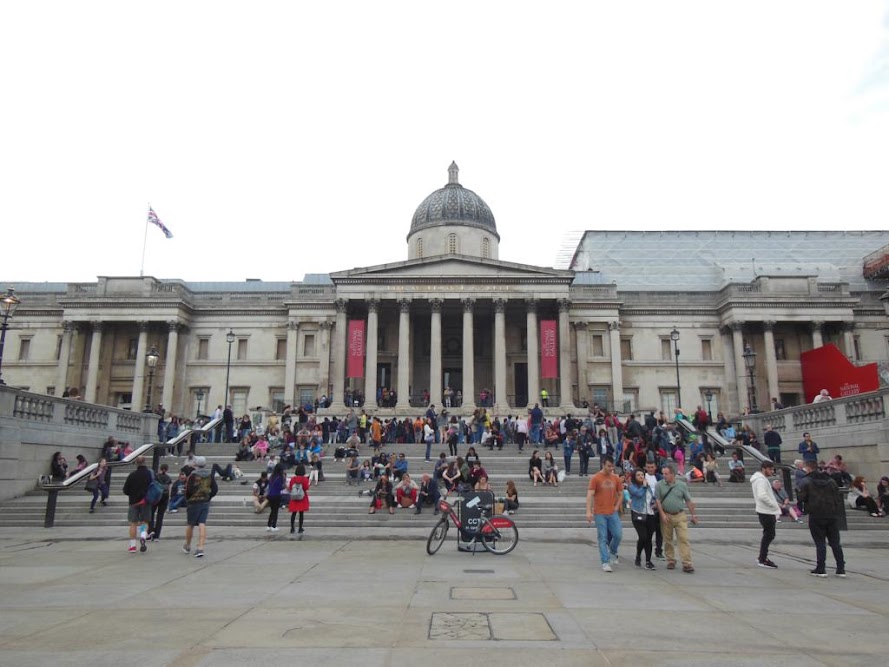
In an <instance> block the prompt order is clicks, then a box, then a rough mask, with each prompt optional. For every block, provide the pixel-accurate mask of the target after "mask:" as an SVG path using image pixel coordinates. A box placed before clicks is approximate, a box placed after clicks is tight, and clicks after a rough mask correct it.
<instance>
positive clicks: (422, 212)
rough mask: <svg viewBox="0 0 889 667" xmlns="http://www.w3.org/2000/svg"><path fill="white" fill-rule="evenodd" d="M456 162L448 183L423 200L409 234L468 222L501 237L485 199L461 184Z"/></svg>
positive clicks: (452, 167)
mask: <svg viewBox="0 0 889 667" xmlns="http://www.w3.org/2000/svg"><path fill="white" fill-rule="evenodd" d="M459 171H460V170H459V168H458V167H457V163H456V162H451V166H450V167H449V168H448V184H447V185H446V186H444V187H443V188H441V189H440V190H436V191H435V192H433V193H432V194H431V195H429V196H428V197H426V199H424V200H423V203H422V204H420V205H419V206H418V207H417V210H416V212H415V213H414V219H413V221H412V222H411V231H410V232H409V233H408V236H409V237H410V235H411V234H413V233H414V232H416V231H418V230H421V229H427V228H429V227H438V226H442V225H453V224H456V225H468V226H470V227H478V228H480V229H483V230H486V231H488V232H490V233H491V234H493V235H494V236H495V237H497V240H498V241H499V240H500V235H499V234H497V225H496V224H495V222H494V214H493V213H491V209H490V208H488V205H487V204H486V203H485V202H484V200H483V199H482V198H481V197H479V196H478V195H477V194H475V193H474V192H473V191H472V190H468V189H466V188H464V187H463V186H462V185H460V183H459V181H458V180H457V174H458V172H459Z"/></svg>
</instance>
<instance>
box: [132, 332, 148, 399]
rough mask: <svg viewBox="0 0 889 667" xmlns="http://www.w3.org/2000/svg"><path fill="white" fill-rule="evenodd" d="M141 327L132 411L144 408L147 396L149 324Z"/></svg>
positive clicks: (134, 375)
mask: <svg viewBox="0 0 889 667" xmlns="http://www.w3.org/2000/svg"><path fill="white" fill-rule="evenodd" d="M137 325H138V326H139V342H138V343H137V345H136V360H135V361H136V368H135V371H134V373H133V397H132V399H130V406H131V407H130V409H131V410H133V411H134V412H135V411H139V410H141V409H142V408H143V407H144V405H143V404H144V402H145V401H144V400H143V396H144V395H145V355H146V354H147V353H148V326H149V325H148V322H137Z"/></svg>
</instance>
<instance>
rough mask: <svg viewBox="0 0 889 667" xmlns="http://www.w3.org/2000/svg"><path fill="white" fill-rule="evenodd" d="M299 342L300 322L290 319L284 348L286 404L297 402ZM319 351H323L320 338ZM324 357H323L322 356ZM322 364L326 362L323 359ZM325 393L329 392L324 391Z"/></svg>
mask: <svg viewBox="0 0 889 667" xmlns="http://www.w3.org/2000/svg"><path fill="white" fill-rule="evenodd" d="M298 342H299V322H295V321H293V320H290V321H289V322H287V342H286V344H285V348H284V405H293V404H294V403H295V402H296V357H297V355H298V354H299V353H298V351H297V349H296V347H297V344H298ZM318 348H319V349H318V351H319V352H320V351H321V340H320V337H319V340H318ZM322 359H323V357H322ZM321 365H322V366H326V364H325V363H324V362H323V361H322V362H321ZM324 393H325V394H326V393H327V392H324Z"/></svg>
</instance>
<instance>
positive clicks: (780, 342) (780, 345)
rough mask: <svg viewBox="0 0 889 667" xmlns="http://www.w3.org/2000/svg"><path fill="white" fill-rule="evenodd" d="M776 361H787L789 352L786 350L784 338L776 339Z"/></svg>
mask: <svg viewBox="0 0 889 667" xmlns="http://www.w3.org/2000/svg"><path fill="white" fill-rule="evenodd" d="M775 359H776V360H777V361H785V360H786V359H787V352H786V351H785V350H784V339H783V338H776V339H775Z"/></svg>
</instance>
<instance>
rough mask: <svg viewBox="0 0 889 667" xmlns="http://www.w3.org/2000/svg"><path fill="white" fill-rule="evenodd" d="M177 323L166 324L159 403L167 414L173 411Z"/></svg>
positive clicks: (176, 366)
mask: <svg viewBox="0 0 889 667" xmlns="http://www.w3.org/2000/svg"><path fill="white" fill-rule="evenodd" d="M180 326H181V325H180V324H179V323H178V322H167V358H166V360H165V361H164V391H163V395H162V398H161V401H162V402H163V404H164V408H166V410H167V412H171V411H173V390H174V389H175V388H176V370H177V369H178V368H179V363H178V361H179V359H178V357H179V329H180Z"/></svg>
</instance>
